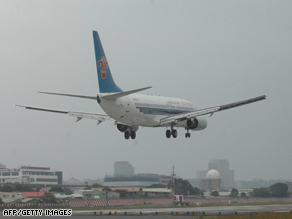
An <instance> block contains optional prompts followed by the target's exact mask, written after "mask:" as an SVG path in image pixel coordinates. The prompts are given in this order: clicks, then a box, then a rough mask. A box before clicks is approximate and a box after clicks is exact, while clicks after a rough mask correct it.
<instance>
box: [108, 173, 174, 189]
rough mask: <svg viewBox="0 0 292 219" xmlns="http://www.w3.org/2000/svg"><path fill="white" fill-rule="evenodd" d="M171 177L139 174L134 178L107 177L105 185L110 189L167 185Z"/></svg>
mask: <svg viewBox="0 0 292 219" xmlns="http://www.w3.org/2000/svg"><path fill="white" fill-rule="evenodd" d="M170 180H171V176H166V175H159V174H148V173H139V174H137V175H134V176H114V177H105V178H104V185H105V186H109V187H147V186H150V185H152V184H163V185H167V184H168V183H169V181H170Z"/></svg>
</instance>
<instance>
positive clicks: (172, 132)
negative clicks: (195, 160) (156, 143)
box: [165, 127, 191, 138]
mask: <svg viewBox="0 0 292 219" xmlns="http://www.w3.org/2000/svg"><path fill="white" fill-rule="evenodd" d="M165 134H166V137H167V138H170V137H171V136H172V137H173V138H176V137H177V130H176V129H173V127H171V130H169V129H167V130H166V133H165ZM185 136H186V138H190V137H191V133H189V129H187V133H186V134H185Z"/></svg>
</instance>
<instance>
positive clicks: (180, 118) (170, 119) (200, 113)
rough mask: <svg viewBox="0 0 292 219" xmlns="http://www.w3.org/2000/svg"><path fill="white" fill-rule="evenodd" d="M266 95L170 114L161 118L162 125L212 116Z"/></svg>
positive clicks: (258, 99) (263, 97) (262, 98)
mask: <svg viewBox="0 0 292 219" xmlns="http://www.w3.org/2000/svg"><path fill="white" fill-rule="evenodd" d="M266 97H267V96H266V95H262V96H259V97H254V98H251V99H248V100H242V101H239V102H235V103H230V104H226V105H222V106H216V107H210V108H206V109H201V110H196V111H193V112H187V113H180V114H177V115H174V116H168V117H165V118H162V119H161V120H160V125H166V124H172V123H174V124H175V123H177V122H179V121H183V120H187V119H192V118H195V117H197V116H203V115H207V114H211V116H212V115H213V113H215V112H219V111H222V110H227V109H231V108H234V107H238V106H242V105H245V104H249V103H253V102H257V101H260V100H264V99H266Z"/></svg>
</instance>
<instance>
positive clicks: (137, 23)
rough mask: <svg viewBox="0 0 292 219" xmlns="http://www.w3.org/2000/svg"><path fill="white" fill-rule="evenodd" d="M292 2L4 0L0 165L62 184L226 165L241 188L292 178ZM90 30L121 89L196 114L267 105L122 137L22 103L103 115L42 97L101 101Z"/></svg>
mask: <svg viewBox="0 0 292 219" xmlns="http://www.w3.org/2000/svg"><path fill="white" fill-rule="evenodd" d="M291 11H292V2H291V1H290V0H287V1H266V0H259V1H254V0H251V1H248V0H247V1H239V0H238V1H234V0H230V1H224V0H223V1H208V0H202V1H193V0H190V1H188V0H184V1H179V0H159V1H158V0H157V1H156V0H140V1H137V0H133V1H130V0H123V1H113V0H104V1H90V0H86V1H84V0H80V1H73V0H68V1H61V0H58V1H57V0H56V1H51V0H50V1H46V0H44V1H37V0H35V1H26V0H20V1H13V0H7V1H3V0H2V1H0V74H1V80H0V98H1V114H0V133H1V138H0V147H1V151H0V163H2V164H5V165H6V166H7V167H9V168H14V167H18V166H20V165H31V166H48V167H51V168H55V169H60V170H62V171H63V173H64V179H69V178H71V177H76V178H79V179H83V178H96V177H104V176H105V174H113V169H114V162H115V161H123V160H125V161H129V162H130V163H131V164H132V165H133V166H134V167H135V172H136V173H141V172H148V173H159V174H170V172H171V166H172V165H173V164H174V165H175V168H176V173H177V175H178V176H180V177H183V178H194V177H195V175H196V171H198V170H206V169H207V168H208V162H209V160H211V159H228V160H229V163H230V167H231V169H233V170H235V179H236V180H251V179H253V178H264V179H271V178H285V179H289V180H292V172H291V164H292V144H291V143H292V137H291V130H292V125H291V107H292V101H291V94H292V88H291V82H292V76H291V75H292V41H291V39H292V13H291ZM92 30H97V31H98V32H99V34H100V37H101V40H102V44H103V47H104V49H105V53H106V56H107V60H108V61H109V64H110V67H111V72H112V74H113V76H114V79H115V82H116V83H117V84H118V85H119V87H121V88H122V89H123V90H131V89H137V88H141V87H146V86H153V88H152V89H151V90H148V91H145V92H144V93H149V94H159V95H163V96H173V97H179V98H183V99H187V100H190V101H192V102H193V103H194V104H195V105H196V106H197V107H198V108H199V109H200V108H205V107H211V106H217V105H222V104H227V103H231V102H234V101H239V100H244V99H247V98H251V97H255V96H259V95H263V94H267V95H268V98H267V100H265V101H261V102H258V103H254V104H250V105H247V106H243V107H239V108H235V109H231V110H227V111H223V112H220V113H216V114H214V115H213V116H212V117H211V118H209V117H208V118H207V119H208V127H207V129H206V130H204V131H200V132H191V135H192V137H191V138H190V139H185V137H184V134H185V130H184V129H179V130H178V135H179V136H178V138H177V139H173V138H171V139H166V137H165V128H140V129H139V131H138V133H137V139H135V140H134V141H133V140H125V139H124V136H123V134H122V133H120V132H119V131H118V130H117V128H116V126H114V125H113V124H114V121H108V122H104V123H102V124H101V125H99V126H96V122H95V121H94V120H85V119H84V120H82V121H80V122H78V123H75V118H72V117H70V116H67V115H63V114H53V113H46V112H37V111H30V110H25V109H23V108H18V107H14V104H26V105H32V106H39V107H48V108H54V109H63V110H72V111H83V112H94V113H103V111H102V109H101V108H100V107H99V105H98V104H97V102H96V101H92V100H86V99H85V100H83V99H75V98H67V97H58V96H50V95H43V94H38V93H37V91H50V92H63V93H72V94H81V95H90V96H91V95H96V93H97V92H98V83H97V74H96V65H95V57H94V48H93V39H92Z"/></svg>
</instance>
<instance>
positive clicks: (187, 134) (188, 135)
mask: <svg viewBox="0 0 292 219" xmlns="http://www.w3.org/2000/svg"><path fill="white" fill-rule="evenodd" d="M186 130H187V133H186V138H190V137H191V133H189V129H186Z"/></svg>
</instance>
